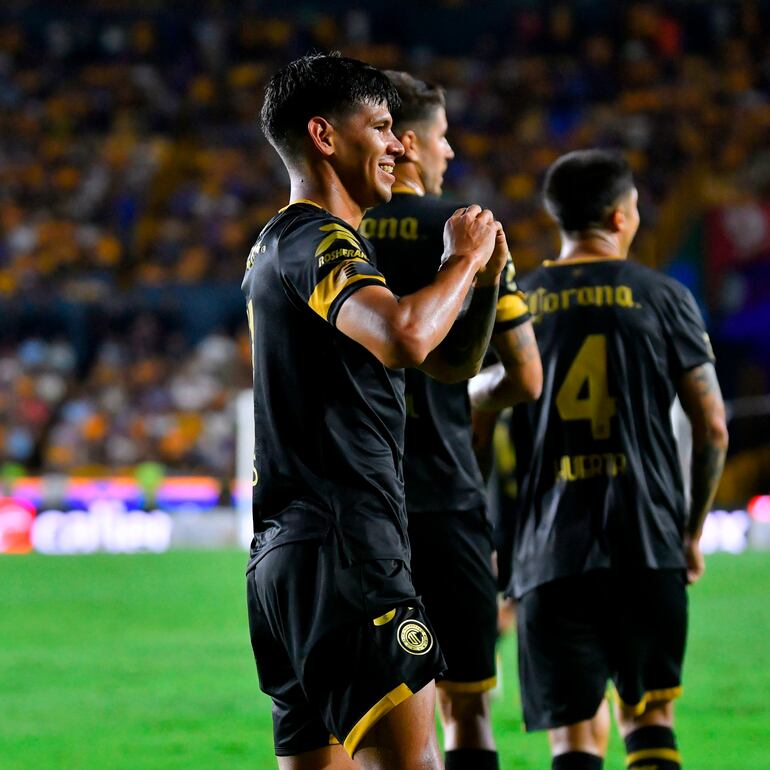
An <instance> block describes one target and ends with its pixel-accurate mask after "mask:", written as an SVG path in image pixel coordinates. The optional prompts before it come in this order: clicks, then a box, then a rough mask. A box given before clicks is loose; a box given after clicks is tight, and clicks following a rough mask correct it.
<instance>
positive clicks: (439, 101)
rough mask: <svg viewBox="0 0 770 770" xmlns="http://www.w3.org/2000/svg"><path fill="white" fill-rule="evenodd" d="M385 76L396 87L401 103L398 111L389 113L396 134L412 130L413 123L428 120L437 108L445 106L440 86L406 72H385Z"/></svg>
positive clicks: (442, 90)
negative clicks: (391, 116)
mask: <svg viewBox="0 0 770 770" xmlns="http://www.w3.org/2000/svg"><path fill="white" fill-rule="evenodd" d="M385 74H386V75H387V76H388V78H389V79H390V82H391V83H393V85H394V86H395V87H396V90H397V91H398V98H399V100H400V101H401V104H400V106H399V107H398V109H396V110H392V111H391V112H392V115H393V130H394V131H395V132H396V134H401V133H403V132H404V131H406V130H407V129H409V128H412V127H413V126H414V124H415V123H419V122H421V121H423V120H430V119H431V118H432V117H433V115H434V113H435V111H436V109H437V108H438V107H445V106H446V98H445V96H444V89H443V88H441V86H437V85H433V84H432V83H426V82H425V81H423V80H418V79H417V78H416V77H413V76H412V75H410V74H409V73H408V72H398V71H396V70H385Z"/></svg>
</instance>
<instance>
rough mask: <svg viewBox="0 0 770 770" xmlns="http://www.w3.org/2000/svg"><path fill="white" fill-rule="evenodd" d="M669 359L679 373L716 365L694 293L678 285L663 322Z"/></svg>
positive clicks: (668, 304) (671, 297)
mask: <svg viewBox="0 0 770 770" xmlns="http://www.w3.org/2000/svg"><path fill="white" fill-rule="evenodd" d="M663 325H664V328H665V330H666V336H667V343H668V353H669V359H670V361H671V363H672V367H673V370H674V372H675V373H676V374H681V373H682V372H686V371H688V370H690V369H694V368H695V367H696V366H701V365H702V364H705V363H713V362H714V352H713V350H712V349H711V341H710V340H709V336H708V333H707V332H706V327H705V324H704V323H703V318H702V317H701V314H700V311H699V310H698V306H697V305H696V304H695V299H694V298H693V296H692V294H691V293H690V292H689V291H688V290H687V289H686V288H685V287H684V286H678V287H677V290H676V291H673V292H672V293H671V295H670V301H669V302H668V303H667V307H666V314H665V317H664V319H663Z"/></svg>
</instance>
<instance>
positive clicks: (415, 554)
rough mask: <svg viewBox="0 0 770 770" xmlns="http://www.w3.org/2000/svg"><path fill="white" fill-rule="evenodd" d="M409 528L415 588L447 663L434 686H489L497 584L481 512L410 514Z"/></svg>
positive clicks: (479, 688)
mask: <svg viewBox="0 0 770 770" xmlns="http://www.w3.org/2000/svg"><path fill="white" fill-rule="evenodd" d="M409 526H410V538H412V536H413V535H414V538H413V539H412V540H411V542H412V574H413V578H414V583H415V589H416V590H417V592H418V593H419V594H420V596H421V598H422V601H423V603H424V605H425V611H426V613H427V615H428V617H429V618H430V621H431V624H432V625H433V628H434V629H435V631H436V634H437V636H438V640H439V643H440V644H441V649H442V652H443V653H444V657H445V658H446V661H447V670H446V672H445V673H444V676H443V678H442V680H441V681H440V682H439V684H438V686H439V688H442V689H444V688H447V689H450V688H451V687H452V686H456V687H455V689H456V690H458V691H459V692H464V693H469V692H484V691H486V690H489V689H491V688H493V687H494V685H495V642H496V639H497V586H496V582H495V578H494V574H493V572H492V540H491V535H490V529H489V523H488V522H487V520H486V517H485V515H484V512H483V510H480V509H477V510H472V511H462V512H457V511H455V512H446V513H441V514H416V515H415V516H413V517H412V519H410V525H409Z"/></svg>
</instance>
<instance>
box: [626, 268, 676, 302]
mask: <svg viewBox="0 0 770 770" xmlns="http://www.w3.org/2000/svg"><path fill="white" fill-rule="evenodd" d="M623 272H624V274H625V275H626V276H628V277H629V279H630V280H629V282H633V284H636V285H638V286H639V288H640V289H645V290H646V291H647V292H648V293H649V295H650V296H652V297H658V298H660V299H664V298H665V299H668V300H674V301H681V300H684V299H688V298H689V297H690V290H689V289H688V288H687V287H686V286H685V285H684V284H683V283H681V282H680V281H678V280H677V279H676V278H674V277H673V276H670V275H666V274H665V273H662V272H661V271H660V270H656V269H654V268H652V267H648V266H647V265H643V264H641V263H640V262H633V261H629V260H624V263H623Z"/></svg>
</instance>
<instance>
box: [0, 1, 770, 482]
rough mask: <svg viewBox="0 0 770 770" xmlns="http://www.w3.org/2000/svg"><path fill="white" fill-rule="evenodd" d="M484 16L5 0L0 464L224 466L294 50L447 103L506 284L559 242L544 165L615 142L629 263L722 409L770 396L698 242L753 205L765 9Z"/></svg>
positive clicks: (768, 52)
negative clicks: (335, 59)
mask: <svg viewBox="0 0 770 770" xmlns="http://www.w3.org/2000/svg"><path fill="white" fill-rule="evenodd" d="M479 8H480V7H479V5H478V4H477V3H472V2H465V1H464V0H452V1H450V0H446V2H426V3H421V4H419V6H415V5H414V4H413V3H412V4H407V3H405V2H399V1H397V2H391V3H388V4H387V5H382V6H380V7H378V8H372V9H371V10H364V9H363V8H358V9H356V10H350V7H349V5H347V4H346V3H341V2H334V1H332V2H326V3H323V4H321V3H313V2H307V3H304V4H303V5H302V11H292V12H291V13H289V12H288V11H287V9H286V8H285V6H284V5H282V4H279V3H271V2H261V3H253V4H251V5H249V4H248V3H246V4H242V5H240V6H237V10H236V6H235V5H229V4H223V3H214V2H203V3H198V4H197V6H196V12H195V13H194V14H191V13H188V12H186V11H185V10H182V9H181V7H180V8H179V9H176V10H175V8H174V7H173V6H167V7H163V6H162V4H160V3H145V4H141V7H140V5H138V4H129V3H120V2H114V1H112V2H106V1H102V2H97V1H95V0H94V1H93V2H84V3H80V4H79V8H78V9H77V10H76V9H75V8H74V6H73V7H72V8H68V9H65V8H64V7H62V6H58V5H54V4H46V3H34V4H31V3H27V2H18V1H16V2H14V1H13V0H11V2H6V3H4V4H3V7H2V8H1V9H0V107H1V109H0V137H1V138H2V141H1V142H0V313H1V314H2V318H3V323H2V325H1V328H0V457H2V458H3V459H4V460H12V461H14V462H18V463H20V464H21V465H23V466H24V467H25V468H26V469H27V470H28V471H30V472H46V471H63V470H65V469H66V470H67V471H69V472H73V471H74V472H77V471H83V472H86V471H91V472H94V471H99V470H105V469H111V470H113V469H121V468H127V467H130V466H132V465H134V464H135V463H136V462H138V461H140V460H158V461H161V462H163V463H165V464H166V465H167V466H168V467H169V468H170V469H171V470H173V471H178V472H182V471H184V472H190V471H195V472H206V473H211V474H215V475H221V476H227V475H231V474H232V472H233V452H234V450H233V446H234V441H235V437H234V432H235V431H234V423H235V417H234V412H233V406H232V401H233V396H234V394H235V393H236V392H238V391H239V390H241V389H243V388H244V387H248V386H249V384H250V371H249V367H250V362H249V353H248V347H247V345H246V338H245V334H246V332H245V313H244V312H243V306H242V300H241V297H240V292H239V283H240V280H241V277H242V274H243V267H244V262H245V258H246V255H247V254H248V251H249V248H250V246H251V244H252V242H253V241H254V239H255V238H256V235H257V234H258V232H259V230H260V229H261V227H262V225H263V224H264V223H265V222H266V221H267V220H268V219H269V218H270V217H271V216H272V215H273V214H274V213H275V211H276V210H277V209H278V208H279V207H280V206H282V205H285V202H286V199H287V180H286V179H285V178H284V172H283V169H282V167H280V166H279V164H278V163H277V159H276V158H275V156H274V153H272V152H271V151H269V150H268V147H267V145H266V143H265V141H264V139H263V137H262V135H261V132H260V130H259V128H258V125H257V115H258V112H259V108H260V105H261V94H262V89H263V85H264V83H265V80H266V78H267V77H268V76H269V75H270V74H271V72H272V71H273V70H274V69H275V68H276V67H277V66H279V65H281V64H283V63H285V62H286V61H288V60H289V59H291V58H293V57H295V56H297V55H300V54H302V53H305V52H306V51H308V50H312V49H319V50H329V49H340V50H342V51H343V52H344V53H346V54H347V55H351V56H355V57H357V58H361V59H364V60H366V61H370V62H372V63H374V64H376V65H378V66H382V67H389V68H395V69H406V70H409V71H411V72H413V73H414V74H416V75H418V76H419V77H421V78H424V79H426V80H431V81H435V82H438V83H441V84H443V85H444V86H445V87H446V88H447V106H448V114H449V121H450V133H449V138H450V141H451V142H452V144H453V146H454V148H455V151H456V154H457V158H456V160H455V161H454V162H453V163H451V164H450V168H449V172H448V175H447V193H448V194H449V195H450V196H452V197H456V198H459V199H461V200H464V201H479V202H482V203H484V204H486V205H488V206H490V207H492V208H493V210H494V211H495V213H496V214H497V216H498V217H499V218H500V219H501V220H502V221H503V222H504V223H505V226H506V229H507V232H508V235H509V242H510V244H511V247H512V251H513V254H514V258H515V260H516V263H517V265H518V267H519V269H520V270H522V271H524V270H527V269H528V268H531V267H533V266H535V265H536V264H538V263H539V262H540V261H541V260H542V259H544V258H547V257H551V256H553V253H554V249H555V247H556V243H557V240H556V233H555V231H554V228H553V227H552V225H551V223H550V222H549V221H548V220H547V218H546V217H545V215H544V214H543V212H542V210H541V207H540V200H539V195H538V188H539V184H540V180H541V177H542V174H543V172H544V170H545V169H546V167H547V166H548V165H549V164H550V163H551V161H552V160H554V159H555V158H556V157H557V156H558V155H559V154H561V153H563V152H565V151H568V150H570V149H573V148H577V147H587V146H593V145H603V146H606V145H612V146H617V147H622V148H624V149H625V150H626V152H627V153H628V156H629V158H630V160H631V162H632V165H633V168H634V171H635V174H636V177H637V181H638V185H639V190H640V210H641V215H642V222H643V230H642V233H641V235H640V238H639V239H638V246H637V248H636V256H637V258H639V259H641V260H642V261H645V262H647V263H649V264H653V265H655V266H658V267H661V268H666V267H671V266H672V265H673V266H674V272H675V274H677V276H678V277H683V278H684V279H685V280H687V282H688V283H689V284H690V288H692V289H693V290H694V291H695V293H696V296H697V297H698V298H699V300H700V301H701V302H702V304H703V306H704V310H705V311H706V313H707V317H708V318H709V319H710V322H711V328H712V332H713V335H712V336H713V338H714V341H715V346H716V349H717V355H718V357H719V360H720V364H721V366H720V369H719V371H720V375H721V376H722V377H723V386H724V390H725V393H726V395H727V396H728V397H731V396H732V397H734V396H742V395H755V394H761V393H767V392H769V391H770V353H765V355H764V357H763V355H762V352H761V350H760V351H759V352H757V349H756V346H755V347H754V348H752V347H751V346H750V345H749V346H741V345H740V344H736V343H735V341H734V339H728V338H727V337H725V338H723V337H722V336H721V335H720V329H721V328H722V327H721V326H720V324H722V322H723V321H724V320H725V318H727V317H728V316H729V314H730V313H735V312H740V311H742V310H743V309H744V304H745V303H744V301H743V300H742V299H741V296H743V295H741V296H739V297H738V299H736V291H735V288H734V287H735V284H734V282H733V283H731V282H730V281H725V282H721V281H720V282H718V283H716V282H714V281H713V280H711V278H713V276H712V277H710V276H709V275H708V274H707V271H705V269H704V265H706V255H705V252H706V247H705V246H704V245H703V243H702V242H701V241H699V240H698V238H697V237H695V241H694V243H695V245H694V246H693V245H692V243H693V233H694V232H695V233H696V234H697V233H698V232H701V233H702V232H703V229H702V228H703V227H705V225H703V223H704V222H706V221H707V218H706V217H707V212H708V210H709V209H710V208H711V207H713V206H715V205H724V204H741V203H745V202H746V201H763V200H765V201H766V200H768V198H769V197H770V146H769V145H768V141H767V136H768V135H769V131H770V41H769V40H768V38H767V35H766V30H768V29H770V7H768V5H767V4H766V3H764V2H720V1H716V2H667V3H659V2H652V1H646V2H631V3H624V4H614V3H603V2H599V1H594V0H582V1H580V0H579V1H578V2H571V3H558V2H553V3H542V4H533V3H517V2H490V3H487V4H485V5H484V11H481V10H479ZM407 11H408V13H407ZM699 226H700V227H701V230H698V227H699ZM694 228H695V229H694ZM687 243H690V246H689V247H686V246H683V244H687ZM687 248H689V249H690V250H691V251H693V252H694V257H693V259H691V260H689V261H688V259H687V258H684V259H682V258H681V254H682V253H683V251H685V252H686V251H687ZM768 253H770V241H769V242H768ZM676 265H679V266H680V268H681V269H680V270H679V272H677V270H676V269H675V268H676ZM693 265H694V267H693ZM723 286H727V287H732V289H731V290H730V291H727V290H726V289H723ZM739 294H740V292H739ZM744 294H745V293H744ZM742 303H744V304H742ZM765 427H767V426H765ZM752 435H753V434H752ZM763 435H764V436H767V431H766V430H764V433H763ZM735 441H736V437H735V436H734V438H733V449H735V450H740V449H741V440H740V438H739V437H738V443H737V444H736V443H735ZM757 441H759V439H756V437H755V438H752V436H751V435H750V436H749V437H748V439H747V440H746V441H745V442H744V448H746V447H748V448H756V447H754V444H755V443H757ZM759 443H760V444H761V443H764V444H765V445H766V444H767V440H766V439H764V442H763V441H759Z"/></svg>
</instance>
